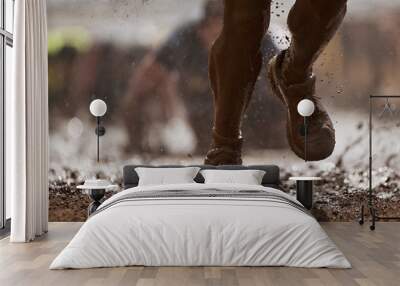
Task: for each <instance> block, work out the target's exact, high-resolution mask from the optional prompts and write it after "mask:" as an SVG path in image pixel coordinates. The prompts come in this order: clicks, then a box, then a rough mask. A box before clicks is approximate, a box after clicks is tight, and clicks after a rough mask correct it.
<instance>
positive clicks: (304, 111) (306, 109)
mask: <svg viewBox="0 0 400 286" xmlns="http://www.w3.org/2000/svg"><path fill="white" fill-rule="evenodd" d="M314 111H315V104H314V102H312V101H311V100H309V99H303V100H302V101H300V102H299V104H298V105H297V112H298V113H299V114H300V115H301V116H303V117H308V116H311V115H312V114H313V113H314Z"/></svg>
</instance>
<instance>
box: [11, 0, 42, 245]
mask: <svg viewBox="0 0 400 286" xmlns="http://www.w3.org/2000/svg"><path fill="white" fill-rule="evenodd" d="M14 26H15V32H14V34H15V38H14V63H15V65H14V72H13V79H14V82H13V87H14V88H13V94H12V95H11V97H10V98H6V106H7V109H6V169H7V171H6V172H7V174H6V186H7V187H8V188H10V190H11V202H12V203H11V237H10V240H11V241H12V242H28V241H31V240H33V239H35V237H36V236H40V235H42V234H43V233H45V232H47V227H48V92H47V86H48V84H47V22H46V0H17V1H15V25H14Z"/></svg>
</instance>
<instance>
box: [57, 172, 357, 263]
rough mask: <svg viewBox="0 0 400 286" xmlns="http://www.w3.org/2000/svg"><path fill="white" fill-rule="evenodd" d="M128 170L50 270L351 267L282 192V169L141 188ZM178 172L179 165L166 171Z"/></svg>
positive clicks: (318, 229) (312, 220)
mask: <svg viewBox="0 0 400 286" xmlns="http://www.w3.org/2000/svg"><path fill="white" fill-rule="evenodd" d="M137 167H152V166H143V165H141V166H138V165H130V166H125V167H124V170H123V176H124V190H123V191H122V192H120V193H118V194H116V195H114V196H113V197H111V198H109V199H108V200H106V201H105V202H104V203H102V205H101V206H100V207H99V208H98V210H97V211H96V212H95V213H94V214H93V215H92V216H91V217H90V218H89V219H88V220H87V221H86V222H85V223H84V225H83V226H82V227H81V229H80V230H79V232H78V233H77V234H76V235H75V237H74V238H73V239H72V241H71V242H70V243H69V244H68V245H67V247H65V249H64V250H63V251H62V252H61V253H60V254H59V255H58V256H57V257H56V259H55V260H54V261H53V262H52V264H51V265H50V269H69V268H94V267H120V266H134V265H141V266H290V267H308V268H316V267H329V268H350V267H351V265H350V263H349V262H348V260H347V259H346V258H345V256H344V255H343V253H342V252H341V251H340V250H339V249H338V248H337V247H336V245H335V244H334V242H333V241H332V240H331V239H330V238H329V237H328V236H327V234H326V233H325V231H324V230H323V229H322V228H321V226H320V225H319V223H318V222H317V221H316V220H315V219H314V217H313V216H312V215H311V214H310V213H309V212H308V211H307V210H306V209H305V208H304V207H303V206H302V205H301V204H300V203H299V202H298V201H296V200H295V199H294V198H292V197H291V196H289V195H287V194H286V193H284V192H282V191H281V190H280V180H279V168H278V167H277V166H273V165H257V166H247V167H245V166H219V167H213V166H198V167H199V168H201V169H202V170H209V169H223V170H246V169H247V170H254V169H256V170H263V171H265V175H264V176H263V177H262V185H244V184H242V185H238V184H234V183H232V184H219V183H207V184H206V183H204V178H203V177H202V175H201V174H200V173H199V174H198V175H197V176H196V177H195V179H194V180H195V182H194V183H187V184H169V185H163V184H160V185H153V186H138V182H139V177H138V174H137V172H136V171H135V170H137V169H136V168H137ZM162 167H163V168H176V167H180V166H162Z"/></svg>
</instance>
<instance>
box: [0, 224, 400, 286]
mask: <svg viewBox="0 0 400 286" xmlns="http://www.w3.org/2000/svg"><path fill="white" fill-rule="evenodd" d="M80 226H81V224H80V223H51V224H50V231H49V233H48V235H46V236H45V237H43V238H41V239H40V240H38V241H35V242H33V243H30V244H10V243H9V241H8V238H6V239H3V240H1V241H0V285H1V286H9V285H10V286H17V285H29V286H35V285H40V286H42V285H52V286H61V285H68V286H75V285H96V286H97V285H137V286H139V285H140V286H153V285H167V286H179V285H199V286H200V285H201V286H205V285H227V286H235V285H243V286H261V285H290V286H292V285H329V286H331V285H346V286H351V285H365V286H367V285H384V286H390V285H396V286H397V285H400V223H381V224H378V225H377V230H376V231H375V232H371V231H369V229H368V226H362V227H361V226H359V225H358V224H355V223H325V224H323V227H324V229H325V230H326V231H327V232H328V234H329V235H330V237H331V238H332V239H333V240H334V241H335V242H336V244H337V245H338V246H339V248H340V249H341V250H342V251H343V252H344V254H345V255H346V256H347V258H348V259H349V260H350V262H351V263H352V265H353V269H350V270H338V269H299V268H285V267H186V268H185V267H174V268H168V267H126V268H110V269H89V270H63V271H60V270H57V271H55V270H53V271H50V270H48V267H49V264H50V262H51V261H52V260H53V259H54V257H55V256H56V255H57V254H58V253H59V252H60V251H61V250H62V248H63V247H64V246H65V245H66V244H67V242H68V241H69V240H70V239H71V238H72V236H73V235H74V234H75V233H76V231H77V230H78V229H79V227H80Z"/></svg>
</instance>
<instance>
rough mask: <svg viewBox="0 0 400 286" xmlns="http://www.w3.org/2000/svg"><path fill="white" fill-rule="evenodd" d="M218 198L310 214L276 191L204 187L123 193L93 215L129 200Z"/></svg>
mask: <svg viewBox="0 0 400 286" xmlns="http://www.w3.org/2000/svg"><path fill="white" fill-rule="evenodd" d="M214 198H215V199H218V198H229V199H230V200H235V199H237V200H241V199H246V200H251V199H256V200H257V201H260V200H261V201H268V202H276V203H280V204H285V205H289V206H292V207H293V208H295V209H297V210H299V211H301V212H303V213H305V214H307V215H310V213H309V211H308V210H307V209H306V208H304V206H303V205H302V204H301V203H299V202H297V201H295V200H291V199H289V198H287V197H285V196H284V195H279V194H275V193H270V192H267V191H259V190H240V191H236V190H235V191H226V190H218V189H215V188H210V189H202V190H193V191H190V190H172V191H171V190H163V191H137V192H130V193H128V194H125V195H122V196H120V197H119V198H117V199H115V200H112V198H111V201H109V202H105V203H103V205H101V206H100V207H99V208H98V209H97V211H95V212H94V213H93V214H92V215H91V216H94V215H96V214H98V213H100V212H103V211H104V210H107V209H108V208H110V207H112V206H115V205H118V204H120V203H123V202H127V201H148V200H154V199H157V200H159V199H165V200H170V199H174V200H191V199H197V200H198V199H205V200H210V199H214Z"/></svg>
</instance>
